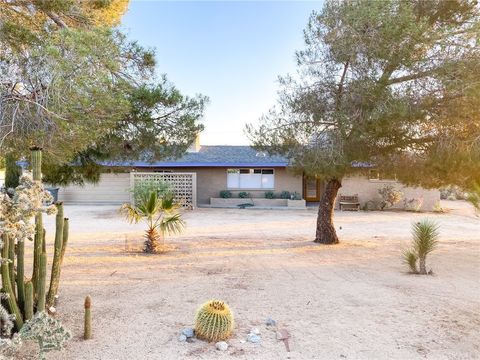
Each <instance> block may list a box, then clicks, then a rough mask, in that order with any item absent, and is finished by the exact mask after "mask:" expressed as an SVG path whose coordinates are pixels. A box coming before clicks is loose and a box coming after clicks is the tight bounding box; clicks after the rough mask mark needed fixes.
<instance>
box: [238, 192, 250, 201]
mask: <svg viewBox="0 0 480 360" xmlns="http://www.w3.org/2000/svg"><path fill="white" fill-rule="evenodd" d="M238 197H239V198H240V199H246V198H248V197H250V193H248V192H245V191H241V192H239V193H238Z"/></svg>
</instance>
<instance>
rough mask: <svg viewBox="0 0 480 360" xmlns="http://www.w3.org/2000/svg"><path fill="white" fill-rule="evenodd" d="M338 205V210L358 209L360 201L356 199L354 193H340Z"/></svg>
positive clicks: (356, 195) (356, 196)
mask: <svg viewBox="0 0 480 360" xmlns="http://www.w3.org/2000/svg"><path fill="white" fill-rule="evenodd" d="M338 204H339V206H340V211H343V210H351V211H358V210H360V202H359V201H358V194H355V195H340V200H339V202H338Z"/></svg>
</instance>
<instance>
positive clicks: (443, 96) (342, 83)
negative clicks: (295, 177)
mask: <svg viewBox="0 0 480 360" xmlns="http://www.w3.org/2000/svg"><path fill="white" fill-rule="evenodd" d="M479 18H480V15H479V7H478V5H477V4H476V2H474V1H465V0H455V1H441V0H438V1H429V2H424V1H416V0H410V1H404V0H389V1H369V0H357V1H346V2H337V1H328V2H327V3H326V4H325V6H324V8H323V9H322V11H321V12H319V13H317V12H314V13H312V15H311V17H310V21H309V23H308V26H307V28H306V29H305V31H304V36H305V49H304V50H302V51H299V52H297V54H296V57H297V63H298V74H297V76H296V77H292V76H287V77H284V78H281V79H280V81H281V85H282V89H281V91H280V98H279V104H278V106H277V107H276V108H274V109H272V110H271V111H270V112H269V113H268V114H267V115H265V116H263V117H262V118H261V120H260V125H258V126H252V125H249V126H247V133H248V134H249V136H250V138H251V140H252V142H253V144H254V145H255V146H256V147H257V148H259V149H262V150H265V151H268V152H270V153H280V154H285V155H286V156H288V157H289V158H290V160H291V164H292V166H293V168H294V170H296V171H297V172H298V173H304V174H305V175H307V176H311V177H316V178H321V179H324V180H325V182H326V186H325V190H324V193H323V194H322V197H321V200H320V205H319V211H318V220H317V230H316V237H315V242H319V243H324V244H333V243H337V242H338V237H337V234H336V232H335V228H334V226H333V221H332V220H333V219H332V215H333V206H334V203H335V198H336V195H337V192H338V190H339V188H340V187H341V183H342V178H343V177H344V176H346V175H348V174H350V173H352V172H353V171H355V169H354V168H352V163H354V162H367V163H370V164H374V165H375V166H377V167H378V168H379V169H380V170H381V171H385V172H387V173H388V172H395V173H396V174H397V176H398V178H399V179H400V180H402V181H405V182H406V183H408V184H416V185H423V186H426V187H429V186H440V185H444V184H458V185H460V186H462V187H464V188H468V187H469V186H471V184H473V182H474V179H476V178H478V177H479V175H480V162H478V160H479V151H480V150H479V144H480V116H479V115H480V107H479V103H480V47H479V46H478V45H479V43H480V39H479V36H480V35H479V34H480V31H479V29H480V21H479Z"/></svg>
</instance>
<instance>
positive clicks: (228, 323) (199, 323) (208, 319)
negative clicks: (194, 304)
mask: <svg viewBox="0 0 480 360" xmlns="http://www.w3.org/2000/svg"><path fill="white" fill-rule="evenodd" d="M233 324H234V320H233V314H232V312H231V311H230V308H229V307H228V305H227V304H225V303H224V302H223V301H220V300H210V301H207V302H206V303H205V304H203V305H202V306H200V308H199V309H198V310H197V315H196V317H195V334H196V336H197V337H198V338H200V339H205V340H208V341H220V340H226V339H228V338H229V337H230V336H231V335H232V331H233Z"/></svg>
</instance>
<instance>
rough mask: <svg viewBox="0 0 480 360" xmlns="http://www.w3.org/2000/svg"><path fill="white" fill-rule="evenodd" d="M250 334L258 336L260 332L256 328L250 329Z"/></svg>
mask: <svg viewBox="0 0 480 360" xmlns="http://www.w3.org/2000/svg"><path fill="white" fill-rule="evenodd" d="M250 334H255V335H260V330H258V328H252V330H250Z"/></svg>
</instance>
